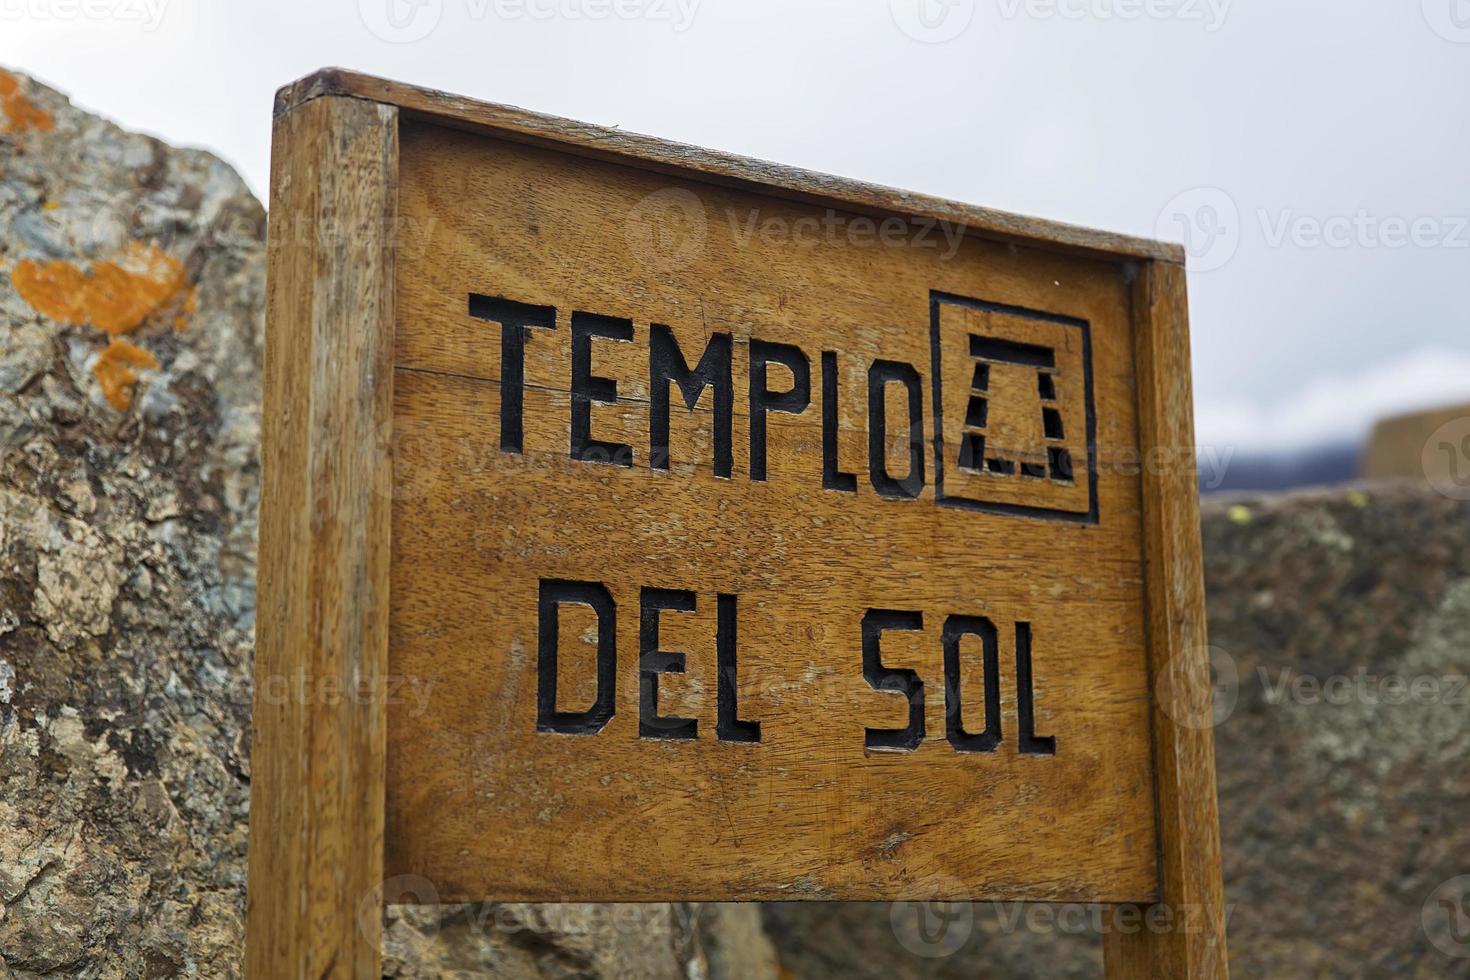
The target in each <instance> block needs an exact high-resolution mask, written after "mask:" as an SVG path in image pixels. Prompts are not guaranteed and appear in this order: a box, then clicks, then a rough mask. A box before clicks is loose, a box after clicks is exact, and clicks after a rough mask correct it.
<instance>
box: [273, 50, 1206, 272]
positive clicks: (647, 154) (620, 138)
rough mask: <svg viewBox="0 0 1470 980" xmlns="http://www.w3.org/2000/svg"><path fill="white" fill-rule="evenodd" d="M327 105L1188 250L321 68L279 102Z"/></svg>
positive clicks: (813, 197)
mask: <svg viewBox="0 0 1470 980" xmlns="http://www.w3.org/2000/svg"><path fill="white" fill-rule="evenodd" d="M328 95H338V96H346V97H350V98H358V99H365V100H369V101H375V102H383V103H387V104H390V105H394V106H398V107H399V109H400V111H401V112H402V113H403V114H404V116H405V117H406V118H414V119H420V120H424V121H429V122H434V123H437V124H439V125H443V126H450V127H454V128H457V129H467V130H471V131H474V132H481V133H486V134H490V135H495V136H497V137H499V138H501V139H510V140H515V141H518V142H529V143H533V144H536V145H541V146H545V147H548V148H551V149H555V150H558V151H559V152H563V153H571V154H575V155H579V156H588V157H591V158H593V159H600V160H606V161H609V162H614V163H624V164H631V165H633V166H636V167H638V168H639V169H641V170H651V171H654V172H658V173H664V174H667V175H670V176H683V177H691V176H692V177H697V178H699V179H700V180H704V181H708V182H711V183H717V184H724V185H729V186H734V187H736V188H738V189H743V190H751V191H756V192H759V193H762V194H765V195H769V196H775V197H789V198H793V199H795V200H800V201H805V202H807V203H812V204H817V205H819V206H826V205H827V204H828V203H830V202H832V201H840V202H841V204H842V206H843V207H844V208H845V209H847V210H850V211H852V212H854V213H860V214H875V213H876V214H902V215H913V216H918V217H927V218H934V219H936V220H941V221H947V222H950V223H951V224H955V225H958V226H961V227H964V228H966V229H968V230H969V231H970V232H972V233H974V234H977V235H985V236H988V237H993V238H997V239H1000V240H1003V241H1011V242H1015V243H1017V244H1031V245H1038V244H1039V245H1045V246H1047V247H1050V248H1054V249H1065V250H1071V251H1077V252H1081V253H1084V254H1093V255H1095V256H1097V257H1099V258H1105V259H1116V258H1118V257H1128V258H1137V259H1156V260H1159V261H1163V262H1175V263H1180V264H1182V263H1183V262H1184V249H1183V248H1182V247H1181V246H1179V245H1176V244H1173V243H1169V242H1158V241H1153V240H1150V239H1145V238H1136V237H1133V236H1130V235H1120V234H1117V233H1116V232H1109V231H1102V230H1098V229H1095V228H1084V227H1080V226H1077V225H1069V224H1066V223H1063V222H1059V221H1048V220H1046V219H1044V218H1035V217H1029V216H1024V215H1018V214H1011V213H1008V212H1006V211H1000V210H997V209H995V208H986V207H979V206H977V205H973V204H964V203H961V202H958V201H949V200H945V199H943V198H937V197H932V196H930V195H928V194H919V193H916V192H914V191H908V190H900V189H897V188H892V187H883V186H879V185H875V184H868V183H864V182H863V181H858V180H852V179H849V178H845V177H837V176H833V175H831V174H823V173H815V172H813V171H810V170H802V169H800V168H797V167H789V166H785V165H782V164H779V163H771V162H769V161H766V160H754V159H751V158H750V157H743V156H737V155H736V154H733V153H722V152H720V151H718V150H710V149H705V148H703V147H697V146H688V145H686V144H682V143H674V142H670V141H668V140H662V139H657V138H654V137H651V136H643V135H641V134H639V133H630V132H627V131H626V130H622V129H616V128H613V127H608V126H594V125H592V124H589V123H584V122H578V121H577V120H574V119H564V118H560V117H557V116H549V115H545V114H543V113H538V112H530V111H528V110H525V109H520V108H517V107H515V106H507V105H501V104H498V103H494V102H483V101H481V100H479V99H471V98H466V97H465V96H461V95H455V94H453V93H450V92H441V91H437V90H434V89H428V88H423V87H420V86H417V85H407V84H404V83H402V82H395V81H391V80H389V79H386V78H377V77H375V76H372V75H364V74H362V73H361V72H355V71H351V70H348V69H344V68H324V69H322V70H320V71H317V72H314V73H312V74H311V75H308V76H306V77H305V78H302V79H300V80H298V81H296V82H293V83H292V84H290V85H287V86H285V87H284V88H282V89H281V90H280V91H279V92H278V93H277V94H276V112H277V114H279V113H283V112H287V111H289V110H290V109H291V108H292V107H293V106H297V105H301V104H303V103H305V102H308V101H310V100H312V99H317V98H321V97H323V96H328Z"/></svg>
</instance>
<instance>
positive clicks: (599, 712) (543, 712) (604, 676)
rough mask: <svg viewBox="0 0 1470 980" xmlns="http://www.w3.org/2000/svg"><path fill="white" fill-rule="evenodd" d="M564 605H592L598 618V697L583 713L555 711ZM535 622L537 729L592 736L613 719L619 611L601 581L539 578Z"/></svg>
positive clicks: (539, 730)
mask: <svg viewBox="0 0 1470 980" xmlns="http://www.w3.org/2000/svg"><path fill="white" fill-rule="evenodd" d="M567 603H576V604H579V605H584V606H590V607H591V608H592V611H593V612H594V613H596V614H597V697H596V699H595V700H594V701H593V703H592V707H590V708H588V709H587V710H586V711H575V712H574V711H558V710H557V708H556V674H557V671H556V659H557V657H556V654H557V647H558V644H559V641H560V637H559V635H558V634H559V628H558V627H559V617H558V610H559V608H560V607H561V606H562V605H565V604H567ZM537 620H538V623H537V656H536V680H537V684H536V730H537V731H538V732H561V733H562V734H566V735H596V734H597V733H598V732H600V731H602V729H603V727H604V726H606V725H607V723H608V720H609V719H611V718H612V716H613V710H614V705H615V701H614V698H615V697H616V694H617V607H616V605H615V604H614V603H613V597H612V594H611V593H610V592H608V591H607V587H606V586H604V585H603V584H602V583H600V582H568V581H563V580H561V579H542V580H541V594H540V599H539V601H538V603H537Z"/></svg>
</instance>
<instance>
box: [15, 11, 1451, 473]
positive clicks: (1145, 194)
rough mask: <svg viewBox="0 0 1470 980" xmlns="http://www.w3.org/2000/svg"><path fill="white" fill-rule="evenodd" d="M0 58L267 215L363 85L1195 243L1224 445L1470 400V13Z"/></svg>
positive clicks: (364, 35)
mask: <svg viewBox="0 0 1470 980" xmlns="http://www.w3.org/2000/svg"><path fill="white" fill-rule="evenodd" d="M0 63H4V64H6V65H8V66H10V67H13V68H16V69H19V70H21V71H25V72H29V73H31V74H33V75H35V76H37V77H38V78H40V79H42V80H43V81H46V82H48V83H50V84H53V85H55V86H57V87H59V88H61V89H62V90H64V91H65V92H67V93H68V94H69V95H71V97H72V98H73V100H74V101H75V102H77V103H78V104H80V105H82V106H84V107H86V108H89V109H93V110H96V111H100V112H102V113H104V114H105V115H108V116H110V117H112V118H114V119H116V120H117V121H118V122H120V123H122V124H123V125H125V126H127V127H129V128H133V129H141V130H145V131H148V132H151V133H155V134H157V135H159V136H161V137H163V138H165V139H167V140H169V141H171V142H174V143H182V144H188V145H194V146H202V147H206V148H208V149H210V150H213V151H215V152H217V153H219V154H220V155H221V156H223V157H224V158H225V159H227V160H229V161H230V162H231V163H233V164H235V165H236V166H237V167H239V168H240V170H241V171H242V172H243V174H244V175H245V177H246V179H247V180H248V181H249V182H250V184H251V186H252V187H253V188H254V189H255V190H256V192H257V193H258V194H260V195H262V197H263V196H264V193H265V188H266V182H267V162H268V157H269V136H270V107H271V97H272V94H273V92H274V90H275V89H276V88H277V87H278V86H279V85H281V84H283V83H285V82H288V81H290V80H292V79H294V78H296V77H298V76H301V75H304V74H307V73H309V72H310V71H312V70H314V69H316V68H319V67H322V66H325V65H343V66H347V67H352V68H357V69H361V70H364V71H369V72H373V73H375V74H380V75H386V76H389V77H392V78H398V79H401V80H404V81H410V82H414V83H417V84H421V85H427V86H431V87H435V88H442V89H447V90H450V91H453V92H457V93H461V94H465V95H472V96H476V97H479V98H483V99H489V100H493V101H499V102H508V103H512V104H515V105H521V106H525V107H527V108H531V109H537V110H540V111H543V112H550V113H555V114H557V115H563V116H570V117H573V118H577V119H582V120H586V121H589V122H596V123H602V124H606V125H616V126H621V127H623V128H625V129H629V130H634V131H638V132H644V133H649V134H652V135H656V136H661V137H665V138H668V139H674V140H679V141H682V142H687V143H694V144H699V145H702V146H709V147H714V148H718V149H721V150H729V151H733V152H736V153H743V154H748V155H751V156H756V157H762V158H766V159H770V160H776V161H780V162H782V163H787V164H792V165H795V166H800V167H806V168H809V169H814V170H820V171H826V172H830V173H835V174H841V175H844V176H849V177H856V178H860V179H863V180H869V181H874V182H878V183H882V184H891V185H896V186H899V187H906V188H910V189H913V190H918V191H923V192H925V193H929V194H936V195H940V196H943V197H951V198H957V199H960V200H963V201H968V202H972V203H976V204H982V205H987V206H991V207H997V208H1002V209H1006V210H1010V211H1016V212H1020V213H1023V214H1033V215H1038V216H1042V217H1047V218H1053V219H1057V220H1062V221H1069V222H1074V223H1078V224H1085V225H1092V226H1096V227H1100V228H1105V229H1109V230H1114V231H1121V232H1127V233H1131V234H1136V235H1146V236H1149V237H1161V238H1169V239H1172V240H1175V241H1186V244H1188V245H1189V246H1190V247H1191V251H1192V253H1193V254H1192V255H1191V264H1192V268H1191V272H1190V277H1189V286H1190V293H1191V297H1190V304H1191V311H1192V318H1193V331H1194V363H1195V385H1196V400H1197V407H1198V413H1199V415H1198V422H1199V437H1200V441H1201V443H1202V444H1208V445H1215V446H1222V447H1223V446H1232V447H1235V448H1236V449H1237V450H1240V451H1247V450H1252V449H1261V448H1272V447H1282V448H1291V447H1296V446H1301V445H1304V444H1309V443H1314V442H1320V441H1324V440H1330V439H1342V438H1351V437H1354V436H1357V435H1359V434H1361V433H1362V432H1363V431H1364V430H1365V429H1366V427H1367V426H1368V425H1369V423H1370V422H1371V420H1372V419H1373V418H1374V417H1375V416H1377V415H1378V414H1381V413H1384V412H1392V411H1399V410H1405V409H1412V408H1416V407H1420V406H1428V405H1434V404H1439V403H1444V402H1448V401H1452V400H1461V401H1470V227H1467V219H1470V0H823V2H817V0H808V2H802V0H250V2H244V0H0ZM1186 239H1187V240H1186Z"/></svg>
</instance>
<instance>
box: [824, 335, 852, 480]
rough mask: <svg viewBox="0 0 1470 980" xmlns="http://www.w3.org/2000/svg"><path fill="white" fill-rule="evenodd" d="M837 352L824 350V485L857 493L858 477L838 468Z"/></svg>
mask: <svg viewBox="0 0 1470 980" xmlns="http://www.w3.org/2000/svg"><path fill="white" fill-rule="evenodd" d="M837 407H838V402H837V352H836V351H830V350H824V351H822V486H824V487H826V488H827V489H828V490H841V491H842V492H843V493H857V477H856V476H855V475H854V474H852V473H843V472H842V471H841V470H839V469H838V468H837Z"/></svg>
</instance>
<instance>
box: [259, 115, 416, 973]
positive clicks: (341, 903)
mask: <svg viewBox="0 0 1470 980" xmlns="http://www.w3.org/2000/svg"><path fill="white" fill-rule="evenodd" d="M397 154H398V120H397V110H395V109H394V108H393V107H391V106H383V105H377V104H374V103H371V102H363V101H359V100H355V99H340V98H323V99H318V100H316V101H313V102H310V103H307V104H305V105H303V106H301V107H299V108H298V109H296V110H295V111H293V112H290V113H287V114H286V115H283V116H280V117H278V118H277V120H276V124H275V133H274V144H273V152H272V161H271V223H270V242H269V258H268V261H269V270H268V299H267V311H266V323H267V329H266V347H265V391H264V400H263V403H262V413H261V414H262V418H263V422H264V425H263V429H264V432H263V444H262V447H261V460H262V469H263V473H262V476H263V479H262V488H261V506H260V576H259V596H258V602H257V609H258V617H259V625H258V627H257V632H256V647H255V703H254V743H253V746H252V749H251V760H252V774H251V784H250V790H251V796H250V867H249V875H250V879H249V888H248V912H247V923H246V936H247V943H246V956H245V964H246V972H247V974H248V975H249V976H251V977H259V978H275V977H311V978H322V977H376V976H377V975H378V936H379V922H380V918H379V914H378V906H379V905H380V904H381V901H382V895H381V886H382V883H383V813H384V800H383V788H384V754H383V753H384V741H385V712H384V701H385V699H384V698H383V697H381V696H378V695H377V694H376V692H378V691H380V690H381V688H382V685H383V681H384V677H385V672H386V667H387V654H388V615H387V614H388V553H389V549H390V540H389V531H390V524H389V503H390V501H391V498H392V492H391V485H390V480H391V463H390V460H389V456H388V449H389V433H390V432H391V424H392V411H393V406H392V397H391V388H390V385H391V382H392V360H391V358H392V330H393V254H394V253H393V249H392V248H391V247H388V243H389V242H390V241H391V231H390V226H391V224H392V218H393V212H394V207H395V202H396V198H397V192H396V179H397V174H398V160H397ZM360 695H362V696H360ZM364 910H366V911H364Z"/></svg>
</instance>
